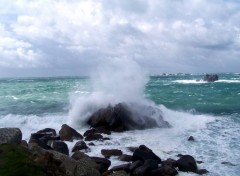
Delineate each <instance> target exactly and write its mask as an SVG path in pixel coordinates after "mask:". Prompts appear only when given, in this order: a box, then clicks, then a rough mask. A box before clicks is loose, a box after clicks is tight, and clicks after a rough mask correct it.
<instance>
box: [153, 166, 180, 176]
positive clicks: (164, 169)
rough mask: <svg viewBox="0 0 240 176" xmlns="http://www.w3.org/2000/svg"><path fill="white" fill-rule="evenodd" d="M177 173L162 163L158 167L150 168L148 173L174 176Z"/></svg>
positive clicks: (157, 175) (155, 175) (156, 175)
mask: <svg viewBox="0 0 240 176" xmlns="http://www.w3.org/2000/svg"><path fill="white" fill-rule="evenodd" d="M177 174H178V172H177V170H176V169H175V168H174V167H171V166H169V165H164V166H162V167H160V168H157V169H155V170H152V171H151V172H150V173H149V175H150V176H175V175H177Z"/></svg>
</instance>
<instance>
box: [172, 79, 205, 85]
mask: <svg viewBox="0 0 240 176" xmlns="http://www.w3.org/2000/svg"><path fill="white" fill-rule="evenodd" d="M172 82H175V83H180V84H203V83H207V82H206V81H203V80H175V81H172Z"/></svg>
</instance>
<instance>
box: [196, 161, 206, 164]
mask: <svg viewBox="0 0 240 176" xmlns="http://www.w3.org/2000/svg"><path fill="white" fill-rule="evenodd" d="M196 162H197V163H198V164H202V163H204V162H203V161H196Z"/></svg>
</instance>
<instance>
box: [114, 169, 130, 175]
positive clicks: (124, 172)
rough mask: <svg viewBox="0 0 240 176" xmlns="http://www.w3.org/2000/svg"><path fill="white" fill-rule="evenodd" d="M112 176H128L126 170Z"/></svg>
mask: <svg viewBox="0 0 240 176" xmlns="http://www.w3.org/2000/svg"><path fill="white" fill-rule="evenodd" d="M111 176H128V174H127V172H126V171H124V170H121V171H117V172H114V173H113V174H112V175H111Z"/></svg>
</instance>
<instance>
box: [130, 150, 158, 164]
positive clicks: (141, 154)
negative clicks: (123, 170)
mask: <svg viewBox="0 0 240 176" xmlns="http://www.w3.org/2000/svg"><path fill="white" fill-rule="evenodd" d="M149 159H151V160H154V161H156V162H157V163H158V164H160V163H161V162H162V160H161V159H160V158H159V157H158V156H157V155H156V154H155V153H153V152H152V150H151V149H149V148H148V147H146V146H145V145H140V146H139V148H138V149H136V150H135V151H134V153H133V156H132V160H133V162H134V161H138V160H140V161H142V162H145V161H146V160H149Z"/></svg>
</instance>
